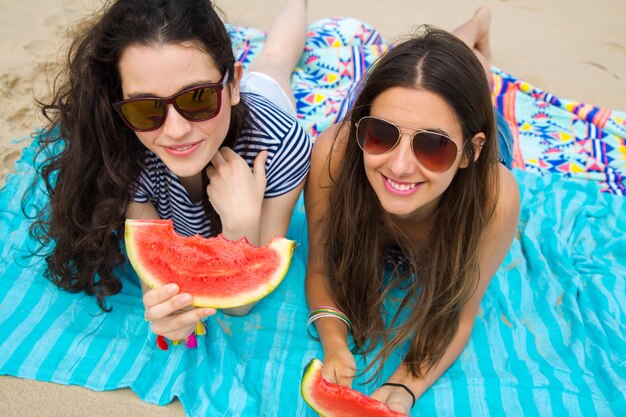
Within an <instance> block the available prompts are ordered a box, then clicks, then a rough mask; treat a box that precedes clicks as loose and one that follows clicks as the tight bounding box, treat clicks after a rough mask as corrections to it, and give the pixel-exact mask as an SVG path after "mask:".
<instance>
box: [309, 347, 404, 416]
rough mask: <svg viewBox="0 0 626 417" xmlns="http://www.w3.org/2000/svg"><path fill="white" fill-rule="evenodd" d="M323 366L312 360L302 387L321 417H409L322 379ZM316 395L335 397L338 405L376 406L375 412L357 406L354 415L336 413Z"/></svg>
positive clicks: (310, 404) (311, 405) (310, 403)
mask: <svg viewBox="0 0 626 417" xmlns="http://www.w3.org/2000/svg"><path fill="white" fill-rule="evenodd" d="M322 365H323V364H322V362H321V361H320V360H319V359H316V358H313V359H311V361H310V362H309V363H308V364H307V365H306V367H305V368H304V374H303V376H302V383H301V385H300V392H301V394H302V398H303V399H304V401H305V402H306V403H307V404H308V405H309V406H310V407H311V408H312V409H313V410H315V411H316V412H317V413H318V414H319V415H320V417H353V416H354V417H361V416H368V415H376V416H378V417H401V416H403V417H408V416H406V415H405V414H402V413H398V412H397V411H393V410H392V409H390V408H389V407H388V406H387V405H386V404H384V403H382V402H379V401H376V400H374V399H372V398H369V397H367V396H365V395H363V394H361V393H360V392H358V391H355V390H353V389H351V388H348V387H341V386H339V385H336V384H332V383H331V382H329V381H327V380H326V379H324V378H323V377H322ZM329 388H330V389H329ZM331 391H332V394H331ZM316 393H318V394H320V395H321V396H326V397H327V398H326V399H328V397H330V396H334V397H335V400H336V401H337V402H338V404H341V403H346V402H347V403H350V402H354V403H361V404H362V406H365V405H366V404H369V407H372V406H374V408H375V410H373V409H372V408H369V409H366V408H362V407H359V406H358V405H356V404H355V406H354V414H353V413H349V415H346V414H339V411H336V410H335V409H327V408H324V406H323V405H322V404H320V403H319V402H318V401H317V400H316V398H315V397H316V395H315V394H316Z"/></svg>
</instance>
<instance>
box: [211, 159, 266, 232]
mask: <svg viewBox="0 0 626 417" xmlns="http://www.w3.org/2000/svg"><path fill="white" fill-rule="evenodd" d="M266 160H267V151H261V152H259V154H258V155H257V156H256V158H255V159H254V167H253V169H252V170H251V169H250V167H249V166H248V163H247V162H246V161H245V160H244V159H243V158H242V157H241V156H239V155H238V154H237V153H236V152H235V151H233V150H232V149H230V148H221V149H220V150H219V151H217V152H216V153H215V156H214V157H213V159H211V163H210V165H209V166H208V167H207V169H206V173H207V176H208V178H209V185H208V186H207V194H208V196H209V201H210V202H211V204H212V205H213V208H214V209H215V211H216V212H217V214H219V216H220V219H221V221H222V234H223V235H224V236H225V237H227V238H228V239H231V240H236V239H241V238H242V237H244V236H245V237H247V238H248V241H250V243H252V244H258V242H257V241H258V239H259V237H258V232H259V230H260V221H261V205H262V204H263V198H264V195H265V187H266V185H267V180H266V178H265V161H266ZM251 231H252V232H251ZM250 235H252V236H250Z"/></svg>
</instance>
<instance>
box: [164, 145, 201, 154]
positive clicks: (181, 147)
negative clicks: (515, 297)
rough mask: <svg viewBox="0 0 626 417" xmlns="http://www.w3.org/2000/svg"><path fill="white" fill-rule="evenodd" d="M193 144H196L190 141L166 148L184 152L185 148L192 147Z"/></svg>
mask: <svg viewBox="0 0 626 417" xmlns="http://www.w3.org/2000/svg"><path fill="white" fill-rule="evenodd" d="M195 145H196V144H195V143H192V144H191V145H183V146H168V147H167V148H168V149H171V150H173V151H176V152H184V151H186V150H189V149H191V148H193V147H194V146H195Z"/></svg>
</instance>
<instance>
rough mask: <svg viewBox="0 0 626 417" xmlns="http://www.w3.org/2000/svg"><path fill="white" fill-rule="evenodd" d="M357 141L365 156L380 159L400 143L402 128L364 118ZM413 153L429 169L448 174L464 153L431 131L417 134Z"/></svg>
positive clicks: (378, 119) (414, 136)
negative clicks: (366, 154) (381, 155)
mask: <svg viewBox="0 0 626 417" xmlns="http://www.w3.org/2000/svg"><path fill="white" fill-rule="evenodd" d="M355 126H356V138H357V142H358V144H359V147H360V148H361V149H362V150H363V152H366V153H369V154H373V155H380V154H383V153H387V152H389V151H391V150H392V149H393V148H395V147H396V145H397V144H398V143H400V139H401V138H402V131H401V130H400V127H405V126H400V125H397V124H395V123H391V122H389V121H387V120H384V119H380V118H378V117H373V116H365V117H363V118H361V120H359V121H358V122H357V123H356V125H355ZM412 141H413V153H414V154H415V158H417V160H418V161H419V163H420V164H422V165H423V166H424V167H425V168H426V169H428V170H430V171H433V172H439V173H441V172H445V171H447V170H448V169H449V168H450V167H451V166H452V164H453V163H454V161H455V160H456V155H457V153H461V150H459V149H458V146H457V145H456V143H455V142H454V141H453V140H452V139H450V137H448V136H446V135H444V134H442V133H438V132H432V131H430V130H417V131H416V132H415V133H414V134H413V136H412Z"/></svg>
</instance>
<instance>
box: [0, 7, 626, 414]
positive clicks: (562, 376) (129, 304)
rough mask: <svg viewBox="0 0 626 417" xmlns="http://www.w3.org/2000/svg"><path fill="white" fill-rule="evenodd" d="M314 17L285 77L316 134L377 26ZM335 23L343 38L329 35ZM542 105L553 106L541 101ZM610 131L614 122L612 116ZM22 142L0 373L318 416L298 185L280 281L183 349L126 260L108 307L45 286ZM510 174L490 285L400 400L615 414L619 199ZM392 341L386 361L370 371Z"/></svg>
mask: <svg viewBox="0 0 626 417" xmlns="http://www.w3.org/2000/svg"><path fill="white" fill-rule="evenodd" d="M313 28H314V29H315V28H320V29H319V30H318V29H315V30H313V31H312V32H313V33H323V35H324V36H321V35H320V38H317V37H315V35H311V38H310V39H309V42H308V43H307V45H308V48H309V49H308V50H307V51H306V53H305V56H304V57H303V61H301V64H302V65H301V68H300V70H299V71H301V72H300V73H299V74H297V75H296V76H295V77H294V83H297V84H298V88H300V90H299V94H300V100H299V103H298V110H299V117H300V119H301V121H302V123H303V124H304V125H305V126H306V127H307V129H309V131H310V132H312V133H313V134H315V131H319V130H321V129H323V128H324V127H325V126H327V125H328V124H329V123H332V121H333V118H334V117H336V115H337V114H338V113H339V112H340V111H341V106H342V103H343V99H342V97H343V98H345V97H346V96H347V95H349V94H350V91H351V88H353V85H354V83H355V81H357V80H358V77H359V75H358V74H357V73H361V72H360V71H361V70H363V69H364V68H367V67H368V66H369V65H370V64H371V62H373V60H374V59H375V57H376V56H378V55H379V54H380V53H382V51H384V49H385V48H386V46H385V44H384V42H383V41H382V40H381V39H380V37H379V36H378V35H377V33H376V32H375V31H374V30H372V29H371V28H369V27H367V26H366V25H363V24H361V23H360V22H356V21H354V20H350V19H333V20H330V21H325V22H322V23H320V24H318V26H314V27H313ZM332 33H334V35H333V36H334V39H335V40H336V39H342V38H343V41H341V42H339V43H338V44H336V43H333V41H330V40H329V39H331V35H332ZM257 36H258V33H257V32H255V31H252V30H248V29H245V28H233V39H235V40H237V42H235V44H236V45H239V46H238V51H239V52H241V53H242V54H241V55H239V58H240V59H241V60H242V61H243V62H244V63H245V62H249V59H251V58H250V57H251V56H252V55H253V52H254V50H255V48H256V47H257V46H258V43H259V42H262V37H261V38H257ZM322 38H323V39H322ZM255 39H256V40H255ZM323 42H326V44H323ZM242 45H243V46H242ZM242 51H243V52H242ZM314 55H317V56H318V57H325V58H323V59H322V58H319V59H312V58H311V57H313V56H314ZM331 57H333V58H331ZM246 60H248V61H246ZM333 60H334V61H336V62H339V63H340V64H336V65H340V66H342V67H345V68H347V67H348V66H350V65H352V67H351V69H350V70H349V71H348V70H347V71H346V72H345V73H344V74H343V75H342V76H341V77H339V78H337V79H334V78H333V77H330V76H328V75H329V74H330V73H332V71H330V70H328V71H330V72H329V73H324V70H323V69H324V68H326V69H328V68H330V66H329V65H328V64H323V62H327V63H328V62H332V61H333ZM322 61H323V62H322ZM355 74H357V75H355ZM307 77H308V78H307ZM307 83H312V85H315V86H317V89H313V88H312V87H310V89H311V91H312V92H313V93H312V94H313V96H311V95H310V94H309V95H307V93H306V91H305V88H304V87H305V85H306V84H307ZM333 91H338V92H337V93H336V95H332V94H333V93H332V92H333ZM518 93H519V94H523V93H524V90H523V89H520V90H518ZM315 94H318V95H322V96H323V95H326V98H323V97H322V98H320V97H317V96H315ZM517 100H519V97H518V98H517ZM536 100H541V98H539V97H538V96H537V98H536ZM301 103H306V104H301ZM535 104H536V103H535ZM551 106H552V107H558V105H557V104H550V103H548V105H547V106H545V107H546V109H548V110H549V108H550V107H551ZM527 109H528V107H521V106H519V105H518V107H517V110H518V111H516V113H515V114H516V115H517V116H516V117H517V119H516V120H512V119H509V120H510V121H511V122H512V123H516V124H517V123H522V124H524V123H530V124H531V126H536V124H533V123H538V122H534V121H533V120H531V118H530V117H527V116H525V113H524V111H525V110H527ZM559 111H560V110H559ZM505 114H506V112H505ZM611 117H613V120H614V123H615V124H617V125H618V127H619V123H622V125H621V126H622V127H623V126H624V124H623V120H622V122H620V119H619V117H614V116H611ZM543 122H544V119H543V118H542V119H541V123H543ZM590 123H593V121H591V122H590ZM524 126H525V125H524ZM561 129H563V131H564V132H565V133H568V131H567V130H565V129H564V128H561ZM525 132H527V130H526V131H525ZM613 132H617V133H611V135H612V136H611V138H613V137H615V135H619V134H620V132H621V131H620V130H619V129H617V130H616V129H614V130H613ZM518 133H519V132H518ZM523 137H524V138H525V139H524V140H531V139H529V138H532V135H530V134H528V133H525V134H524V136H523ZM537 137H538V136H535V138H537ZM624 137H626V135H622V136H621V141H622V142H621V143H626V142H624ZM542 140H543V138H542ZM581 140H582V139H581ZM610 140H614V139H610ZM517 145H518V148H519V149H522V150H523V149H525V148H528V146H529V145H528V142H526V143H518V144H517ZM521 155H522V156H523V153H522V154H521ZM33 158H34V145H31V146H29V147H27V148H26V149H25V150H24V154H23V156H22V158H21V160H20V161H19V162H18V164H17V165H16V174H14V175H12V176H11V177H10V178H8V181H7V185H6V186H5V187H4V188H3V189H2V190H1V191H0V213H1V214H0V242H2V243H0V251H1V253H2V256H1V257H0V375H13V376H18V377H21V378H28V379H34V380H40V381H52V382H56V383H61V384H76V385H81V386H84V387H87V388H90V389H93V390H112V389H117V388H122V387H130V388H131V389H132V390H133V391H134V392H136V393H137V395H138V396H139V397H140V398H142V399H143V400H145V401H147V402H151V403H156V404H167V403H169V402H170V401H172V399H173V398H175V397H178V398H179V399H180V401H181V403H182V405H183V407H184V409H185V411H186V412H187V414H188V415H190V416H198V417H200V416H250V417H253V416H268V417H269V416H315V413H314V412H313V411H312V410H311V409H310V408H309V407H308V406H307V405H306V404H305V403H304V402H303V400H302V398H301V396H300V393H299V384H300V378H301V375H302V370H303V368H304V365H305V364H306V363H308V361H309V360H310V359H311V358H313V357H318V358H320V359H322V356H321V349H320V345H319V343H318V342H317V341H315V340H313V339H311V338H310V337H309V336H308V335H307V332H306V328H305V325H306V320H307V313H308V312H307V307H306V302H305V297H304V277H305V265H306V256H307V231H306V219H305V215H304V209H303V204H302V200H300V201H299V202H298V204H297V207H296V210H295V212H294V214H293V217H292V221H291V224H290V228H289V232H288V237H289V238H290V239H294V240H296V241H297V242H298V243H299V245H298V246H297V248H296V251H295V253H294V257H293V260H292V266H291V268H290V271H289V273H288V274H287V277H286V278H285V280H284V281H283V283H282V284H281V285H280V286H279V288H278V289H277V290H275V291H274V292H273V293H272V294H270V295H269V296H268V297H266V298H264V299H263V300H262V301H261V302H260V303H259V304H258V305H257V306H255V308H254V309H253V310H252V312H251V314H249V315H248V316H245V317H231V316H226V315H223V314H221V313H220V312H218V314H217V315H216V316H214V317H211V318H209V319H208V320H207V330H208V331H207V334H206V335H205V336H202V337H200V338H199V339H198V347H197V348H196V349H187V348H185V347H184V346H183V345H179V346H170V349H169V350H168V351H161V350H159V349H158V348H156V346H155V344H154V335H152V334H151V333H150V331H149V329H148V326H147V323H146V322H145V321H144V320H143V307H142V304H141V300H140V294H141V290H140V288H139V284H138V281H137V277H136V275H135V274H134V272H133V271H132V269H131V268H130V267H129V266H128V265H126V266H125V267H124V268H122V269H121V270H120V271H119V273H120V274H121V275H122V276H123V277H124V287H123V290H122V292H121V293H120V294H117V295H115V296H113V297H110V298H109V300H108V301H109V304H110V305H111V306H112V308H113V310H112V312H110V313H102V312H101V311H100V310H99V309H98V307H97V305H96V303H95V300H94V299H93V298H90V297H87V296H85V295H82V294H69V293H66V292H62V291H59V290H57V289H56V287H54V286H53V285H52V284H51V283H50V282H48V281H47V280H46V279H45V278H44V277H43V262H42V259H40V258H36V257H27V256H26V255H27V254H28V253H29V251H30V250H31V249H32V248H34V247H35V242H33V241H32V240H30V239H29V238H28V234H27V229H28V225H29V221H28V219H27V217H26V216H25V215H24V213H23V212H22V196H23V195H24V192H25V190H26V188H27V187H28V186H29V185H30V183H31V182H32V180H33V178H34V168H33V165H34V164H35V163H34V161H33ZM528 163H532V161H529V162H528ZM614 165H615V163H614ZM615 168H616V169H617V170H619V169H621V170H623V168H624V167H623V166H616V167H615ZM537 174H542V175H541V176H540V175H537ZM514 175H515V176H516V178H517V180H518V183H519V186H520V189H521V195H522V212H521V219H520V225H519V233H518V235H517V237H516V239H515V240H514V242H513V245H512V247H511V250H510V251H509V253H508V255H507V257H506V258H505V260H504V262H503V264H502V266H501V268H500V269H499V270H498V272H497V274H496V276H495V277H494V279H493V281H492V284H491V285H490V287H489V288H488V291H487V293H486V295H485V298H484V300H483V302H482V304H481V310H480V314H479V317H478V319H477V320H476V325H475V328H474V332H473V334H472V337H471V339H470V342H469V344H468V346H467V348H466V349H465V350H464V352H463V353H462V354H461V356H460V357H459V359H458V360H457V361H456V362H455V363H454V364H453V365H452V366H451V368H450V369H449V370H448V371H447V372H446V373H445V374H444V375H443V376H442V377H441V378H440V379H439V380H438V381H437V382H436V383H435V384H434V385H433V386H432V388H431V389H429V390H428V391H427V392H426V393H425V394H424V396H423V397H422V398H421V399H420V401H419V402H418V404H417V405H416V406H415V408H414V410H413V412H412V415H413V416H418V415H431V416H459V415H472V416H502V415H506V416H545V415H555V416H561V415H571V416H585V417H586V416H625V415H626V239H625V238H624V236H626V205H625V204H626V203H625V200H624V198H623V197H621V196H619V195H613V194H611V193H610V192H601V190H602V191H606V187H605V186H603V185H602V184H600V185H599V184H598V183H597V182H596V181H588V180H580V179H578V180H575V179H569V178H564V175H562V174H559V173H554V172H525V171H524V170H522V169H521V167H520V168H518V169H515V170H514ZM614 194H616V193H614ZM35 203H38V204H41V203H42V201H38V195H32V196H31V197H30V199H29V200H27V201H26V210H27V212H28V211H29V210H34V205H33V204H35ZM43 203H45V202H43ZM402 353H403V352H401V351H398V352H396V353H395V355H394V356H393V357H392V358H391V359H390V360H389V361H388V362H387V364H386V366H385V368H384V369H383V377H386V376H387V375H389V374H390V373H391V372H392V371H393V369H394V368H395V367H396V366H397V365H398V363H399V361H400V360H401V358H402ZM368 359H370V358H363V357H360V356H357V366H358V367H359V368H360V369H363V367H364V365H365V364H366V363H367V362H368ZM369 376H370V375H369V374H365V375H362V376H360V377H359V378H357V380H356V382H355V385H354V387H355V388H357V389H359V390H361V391H363V392H365V393H370V392H371V391H373V390H374V389H375V388H376V386H377V385H376V383H375V382H374V383H371V384H365V383H364V381H366V380H367V379H368V378H369ZM470 410H471V411H470Z"/></svg>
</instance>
